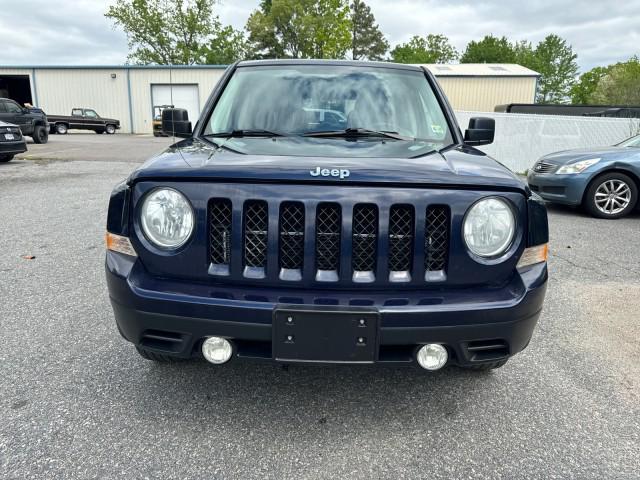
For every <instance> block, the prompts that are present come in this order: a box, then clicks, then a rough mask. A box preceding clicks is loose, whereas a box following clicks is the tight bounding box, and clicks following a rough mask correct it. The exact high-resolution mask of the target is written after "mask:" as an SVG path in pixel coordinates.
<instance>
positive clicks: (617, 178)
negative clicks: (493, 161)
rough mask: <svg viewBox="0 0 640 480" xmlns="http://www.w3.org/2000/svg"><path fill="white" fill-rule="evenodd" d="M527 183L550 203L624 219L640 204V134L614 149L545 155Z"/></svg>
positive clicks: (595, 149) (614, 146)
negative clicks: (639, 191) (581, 207)
mask: <svg viewBox="0 0 640 480" xmlns="http://www.w3.org/2000/svg"><path fill="white" fill-rule="evenodd" d="M527 181H528V182H529V187H530V188H531V190H533V191H534V192H536V193H537V194H538V195H540V196H541V197H542V198H544V199H545V200H547V201H549V202H555V203H562V204H565V205H576V206H577V205H582V206H583V207H584V208H585V209H586V210H587V211H588V212H589V213H590V214H591V215H593V216H594V217H598V218H610V219H614V218H620V217H624V216H625V215H628V214H629V213H630V212H631V211H632V210H633V209H634V208H635V207H636V205H637V202H638V188H640V135H636V136H634V137H631V138H628V139H627V140H625V141H623V142H620V143H618V144H616V145H613V146H610V147H602V148H585V149H576V150H565V151H562V152H556V153H552V154H549V155H545V156H544V157H542V158H541V159H540V160H538V161H537V162H536V163H535V165H534V166H533V168H532V169H531V170H530V171H529V173H528V176H527Z"/></svg>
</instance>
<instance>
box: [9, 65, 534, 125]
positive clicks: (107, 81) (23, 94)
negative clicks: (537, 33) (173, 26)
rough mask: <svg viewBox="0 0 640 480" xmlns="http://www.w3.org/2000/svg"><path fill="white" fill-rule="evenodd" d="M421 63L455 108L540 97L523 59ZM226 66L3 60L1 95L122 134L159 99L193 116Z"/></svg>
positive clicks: (148, 115) (146, 117)
mask: <svg viewBox="0 0 640 480" xmlns="http://www.w3.org/2000/svg"><path fill="white" fill-rule="evenodd" d="M424 66H425V67H426V68H428V69H429V70H430V71H431V72H432V73H433V74H434V75H435V76H436V77H437V78H438V81H439V82H440V84H441V85H442V88H443V89H444V91H445V93H446V94H447V96H448V97H449V100H450V101H451V104H452V105H453V108H454V109H456V110H470V111H486V112H492V111H493V109H494V108H495V106H496V105H501V104H506V103H530V102H533V101H534V99H535V89H536V84H537V79H538V74H537V73H536V72H533V71H532V70H529V69H527V68H524V67H521V66H519V65H510V64H509V65H506V64H505V65H503V64H499V65H498V64H460V65H448V64H447V65H424ZM225 68H226V66H224V65H196V66H174V67H173V68H171V69H169V68H168V67H166V66H139V65H124V66H33V67H25V66H20V67H3V66H0V97H9V98H13V99H14V100H16V101H17V102H18V103H20V104H24V103H27V102H28V103H31V104H32V105H35V106H38V107H41V108H42V109H44V111H45V112H47V113H49V114H52V115H54V114H55V115H69V114H70V113H71V109H72V108H74V107H86V108H93V109H95V110H96V111H97V112H98V113H99V114H100V115H102V116H104V117H110V118H117V119H118V120H120V122H121V126H122V130H121V131H122V132H125V133H151V131H152V126H151V122H152V117H153V107H154V105H167V104H170V103H173V104H174V105H176V106H178V107H182V108H186V109H187V110H188V111H189V118H190V119H192V121H195V119H197V118H198V116H199V114H200V109H201V108H202V106H203V105H204V103H205V102H206V99H207V97H208V96H209V94H210V93H211V91H212V89H213V87H214V85H215V84H216V82H217V81H218V79H219V78H220V77H221V76H222V73H223V71H224V69H225ZM171 85H172V88H170V86H171ZM172 100H173V102H172Z"/></svg>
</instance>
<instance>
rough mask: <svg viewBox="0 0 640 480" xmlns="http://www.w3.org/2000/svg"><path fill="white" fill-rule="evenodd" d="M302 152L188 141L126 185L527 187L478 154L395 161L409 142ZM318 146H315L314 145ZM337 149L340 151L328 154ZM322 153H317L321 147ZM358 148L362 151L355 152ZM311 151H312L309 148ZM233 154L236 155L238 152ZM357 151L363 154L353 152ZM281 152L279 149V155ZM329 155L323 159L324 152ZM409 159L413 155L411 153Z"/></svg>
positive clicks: (459, 150)
mask: <svg viewBox="0 0 640 480" xmlns="http://www.w3.org/2000/svg"><path fill="white" fill-rule="evenodd" d="M313 140H314V141H313V142H310V143H308V144H307V146H308V147H309V148H307V149H305V150H304V151H300V152H297V153H295V154H293V152H288V153H287V155H276V154H275V152H273V153H264V152H263V153H261V154H257V153H253V152H251V148H246V149H244V150H245V151H244V152H243V151H242V150H243V149H241V148H237V146H236V144H234V145H233V147H234V149H230V148H229V146H223V147H221V148H216V146H214V145H212V144H209V143H208V142H205V141H200V140H198V139H187V140H184V141H182V142H179V143H177V144H175V145H172V146H171V147H169V148H168V149H167V150H166V151H165V152H163V153H161V154H159V155H158V156H156V157H154V158H152V159H150V160H149V161H147V162H146V163H144V164H143V165H142V166H141V167H140V168H138V169H137V170H135V171H134V172H133V173H132V174H131V176H130V178H129V182H130V183H135V182H139V181H145V180H153V181H168V180H181V179H182V180H191V181H193V180H202V181H207V180H209V181H222V182H248V183H265V182H267V183H328V184H345V185H373V184H379V185H389V186H402V185H404V186H420V187H429V186H432V187H438V186H455V187H460V188H484V189H488V190H516V191H521V192H528V189H527V187H526V186H525V184H524V183H523V182H522V181H521V180H520V179H519V178H518V177H517V176H516V175H515V174H514V173H512V172H511V171H510V170H509V169H507V168H506V167H504V166H503V165H501V164H500V163H498V162H497V161H495V160H494V159H492V158H491V157H488V156H487V155H485V154H484V153H482V152H480V151H479V150H476V149H473V148H469V147H464V146H458V147H455V148H454V147H452V148H450V149H447V150H445V151H442V152H437V151H434V150H432V148H423V149H422V151H420V152H419V153H417V154H416V155H415V156H411V157H408V156H407V152H406V151H405V152H398V154H400V153H402V155H403V156H399V155H398V156H394V155H393V153H394V149H398V148H404V149H406V148H407V144H408V142H396V141H389V142H382V141H380V140H378V141H376V142H371V141H368V142H347V141H343V142H342V143H340V141H338V142H336V140H332V141H329V142H328V143H327V140H325V139H322V140H320V139H313ZM317 140H319V141H317ZM254 141H260V142H263V143H264V142H269V144H271V142H273V143H274V144H276V146H275V147H274V149H275V148H277V144H278V142H282V139H276V140H272V139H264V138H262V139H255V138H243V139H242V142H241V143H243V144H245V145H251V144H252V143H253V142H254ZM336 143H337V145H339V146H342V147H344V148H342V151H340V149H336V148H331V146H332V145H336ZM323 144H324V147H325V148H324V149H321V148H318V145H323ZM356 144H361V146H360V147H357V146H355V145H356ZM311 145H313V147H311ZM236 148H237V149H236ZM358 148H361V150H356V149H358ZM280 150H281V149H280ZM327 151H329V153H330V155H329V156H327V155H326V152H327ZM411 153H413V152H411ZM318 168H320V169H329V170H331V169H347V170H349V176H348V178H343V179H340V178H337V177H332V176H322V175H318V176H312V175H311V173H310V172H311V171H314V172H315V171H316V170H317V169H318Z"/></svg>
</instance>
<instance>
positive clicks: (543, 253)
mask: <svg viewBox="0 0 640 480" xmlns="http://www.w3.org/2000/svg"><path fill="white" fill-rule="evenodd" d="M548 256H549V244H548V243H543V244H542V245H536V246H535V247H529V248H525V249H524V252H522V256H521V257H520V260H519V261H518V265H517V268H522V267H528V266H529V265H535V264H536V263H542V262H546V261H547V257H548Z"/></svg>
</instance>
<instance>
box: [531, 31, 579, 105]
mask: <svg viewBox="0 0 640 480" xmlns="http://www.w3.org/2000/svg"><path fill="white" fill-rule="evenodd" d="M534 55H535V65H534V66H535V70H536V71H537V72H538V73H540V80H539V81H538V95H537V99H538V101H540V102H543V103H561V102H563V101H566V99H567V98H568V97H569V93H570V91H571V87H572V86H573V84H574V83H575V79H576V76H577V75H578V64H577V62H576V58H578V55H576V54H575V53H573V49H572V48H571V45H568V44H567V42H566V40H564V39H562V38H560V37H559V36H558V35H553V34H552V35H547V36H546V37H545V39H544V40H542V41H541V42H540V43H539V44H538V45H537V46H536V49H535V51H534Z"/></svg>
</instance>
